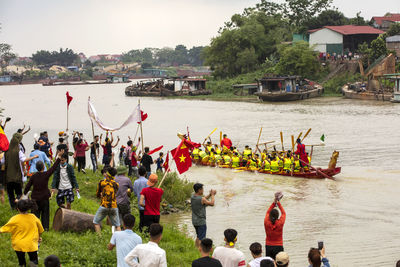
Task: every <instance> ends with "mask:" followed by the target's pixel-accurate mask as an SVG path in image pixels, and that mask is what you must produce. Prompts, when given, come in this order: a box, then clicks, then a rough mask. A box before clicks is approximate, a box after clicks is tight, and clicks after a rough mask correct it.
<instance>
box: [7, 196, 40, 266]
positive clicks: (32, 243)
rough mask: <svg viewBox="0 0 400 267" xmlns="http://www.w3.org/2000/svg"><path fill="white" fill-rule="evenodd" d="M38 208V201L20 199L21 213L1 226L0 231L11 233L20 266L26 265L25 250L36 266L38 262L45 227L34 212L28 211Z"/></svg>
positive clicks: (18, 206) (19, 210)
mask: <svg viewBox="0 0 400 267" xmlns="http://www.w3.org/2000/svg"><path fill="white" fill-rule="evenodd" d="M36 208H37V206H36V203H35V202H34V201H32V200H27V199H21V200H19V201H18V203H17V210H18V212H19V214H17V215H15V216H13V217H12V218H11V219H10V220H9V221H8V222H7V223H6V224H5V225H4V226H3V227H1V228H0V233H11V246H12V248H13V249H14V250H15V253H16V254H17V257H18V262H19V266H26V261H25V252H27V253H28V255H29V260H30V261H31V262H32V263H33V264H35V266H37V264H38V254H37V251H38V249H39V243H40V242H41V241H42V238H41V235H42V233H43V232H44V229H43V226H42V224H41V223H40V220H39V219H38V218H37V217H36V216H35V215H34V214H32V213H28V211H29V210H32V209H33V210H35V209H36Z"/></svg>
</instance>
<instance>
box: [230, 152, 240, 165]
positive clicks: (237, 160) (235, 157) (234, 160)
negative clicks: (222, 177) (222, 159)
mask: <svg viewBox="0 0 400 267" xmlns="http://www.w3.org/2000/svg"><path fill="white" fill-rule="evenodd" d="M231 162H232V164H231V166H232V168H239V166H240V157H239V154H238V153H237V152H234V153H233V156H232V161H231Z"/></svg>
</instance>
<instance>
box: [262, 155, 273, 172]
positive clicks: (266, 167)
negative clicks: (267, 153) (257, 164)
mask: <svg viewBox="0 0 400 267" xmlns="http://www.w3.org/2000/svg"><path fill="white" fill-rule="evenodd" d="M261 168H262V170H263V171H264V172H266V173H271V162H270V161H269V159H268V157H266V158H265V159H264V161H263V164H262V167H261Z"/></svg>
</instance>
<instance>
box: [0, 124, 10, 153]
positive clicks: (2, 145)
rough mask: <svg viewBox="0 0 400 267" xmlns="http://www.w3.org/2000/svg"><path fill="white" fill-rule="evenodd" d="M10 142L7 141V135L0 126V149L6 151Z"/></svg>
mask: <svg viewBox="0 0 400 267" xmlns="http://www.w3.org/2000/svg"><path fill="white" fill-rule="evenodd" d="M9 145H10V143H9V142H8V139H7V136H6V134H5V133H4V130H3V127H1V126H0V150H1V151H7V150H8V147H9Z"/></svg>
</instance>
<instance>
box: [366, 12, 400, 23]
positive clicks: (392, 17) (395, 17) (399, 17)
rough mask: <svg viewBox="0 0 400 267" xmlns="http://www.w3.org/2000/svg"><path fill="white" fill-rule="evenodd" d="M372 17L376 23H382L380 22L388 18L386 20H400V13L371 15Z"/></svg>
mask: <svg viewBox="0 0 400 267" xmlns="http://www.w3.org/2000/svg"><path fill="white" fill-rule="evenodd" d="M372 19H373V20H374V21H375V22H376V24H378V25H382V22H383V21H384V20H388V21H400V14H389V16H383V17H372Z"/></svg>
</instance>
